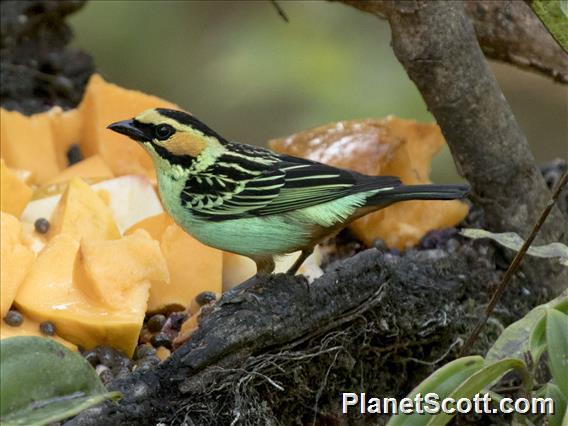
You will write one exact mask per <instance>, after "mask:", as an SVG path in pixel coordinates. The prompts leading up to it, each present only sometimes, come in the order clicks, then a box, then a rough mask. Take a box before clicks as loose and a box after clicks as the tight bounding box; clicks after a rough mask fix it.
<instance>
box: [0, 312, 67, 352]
mask: <svg viewBox="0 0 568 426" xmlns="http://www.w3.org/2000/svg"><path fill="white" fill-rule="evenodd" d="M15 336H37V337H48V338H50V339H53V340H55V341H56V342H58V343H61V344H62V345H63V346H66V347H67V348H69V349H71V350H72V351H76V350H77V345H74V344H73V343H71V342H69V341H67V340H65V339H62V338H61V337H59V336H58V335H57V334H56V335H54V336H46V335H45V334H43V333H42V332H41V331H40V330H39V322H37V321H34V320H32V319H31V318H27V317H25V316H24V321H23V322H22V323H21V324H20V325H19V326H17V327H12V326H10V325H8V324H6V322H5V321H1V322H0V340H2V339H7V338H8V337H15Z"/></svg>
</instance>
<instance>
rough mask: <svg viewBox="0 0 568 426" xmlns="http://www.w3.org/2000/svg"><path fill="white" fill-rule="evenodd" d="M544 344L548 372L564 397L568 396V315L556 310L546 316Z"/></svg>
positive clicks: (550, 310) (551, 310) (550, 311)
mask: <svg viewBox="0 0 568 426" xmlns="http://www.w3.org/2000/svg"><path fill="white" fill-rule="evenodd" d="M546 343H547V345H548V358H549V366H550V372H551V373H552V377H553V379H554V382H555V383H556V385H557V386H558V387H559V388H560V390H561V391H562V393H563V394H564V396H568V315H565V314H563V313H562V312H560V311H557V310H556V309H549V310H548V312H547V314H546Z"/></svg>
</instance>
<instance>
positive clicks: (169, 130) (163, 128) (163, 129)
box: [154, 124, 175, 141]
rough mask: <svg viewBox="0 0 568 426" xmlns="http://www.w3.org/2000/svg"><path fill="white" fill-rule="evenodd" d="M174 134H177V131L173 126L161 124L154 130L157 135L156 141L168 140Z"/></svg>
mask: <svg viewBox="0 0 568 426" xmlns="http://www.w3.org/2000/svg"><path fill="white" fill-rule="evenodd" d="M174 132H175V129H174V128H173V127H172V126H170V125H169V124H160V125H159V126H157V127H156V129H155V130H154V133H155V135H156V139H158V140H161V141H163V140H166V139H168V138H169V137H170V136H171V135H173V134H174Z"/></svg>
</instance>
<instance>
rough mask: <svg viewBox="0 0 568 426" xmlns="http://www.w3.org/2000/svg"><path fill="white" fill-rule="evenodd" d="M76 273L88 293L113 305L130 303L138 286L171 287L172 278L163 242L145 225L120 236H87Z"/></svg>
mask: <svg viewBox="0 0 568 426" xmlns="http://www.w3.org/2000/svg"><path fill="white" fill-rule="evenodd" d="M74 273H75V279H74V281H75V283H76V284H77V285H78V286H80V288H81V289H82V290H83V292H84V293H85V294H88V295H90V296H91V297H92V298H93V299H94V300H96V301H98V302H100V303H102V304H103V305H105V306H108V307H110V308H112V309H120V308H121V307H122V306H124V305H125V304H126V305H127V304H128V303H129V300H128V296H129V294H130V292H131V290H132V289H133V288H134V287H138V286H141V285H145V284H146V283H150V284H151V285H152V286H160V287H167V286H168V284H169V280H170V277H169V273H168V268H167V265H166V261H165V259H164V256H163V255H162V252H161V251H160V245H159V244H158V242H157V241H155V240H153V239H152V238H151V237H150V235H149V234H148V233H147V232H146V231H144V230H143V229H140V230H138V231H136V232H134V233H133V234H132V235H129V236H126V237H124V238H121V239H119V240H110V241H102V240H99V241H89V240H86V239H84V240H83V241H82V243H81V250H80V251H79V256H77V259H76V261H75V272H74Z"/></svg>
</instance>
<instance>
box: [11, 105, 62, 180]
mask: <svg viewBox="0 0 568 426" xmlns="http://www.w3.org/2000/svg"><path fill="white" fill-rule="evenodd" d="M0 116H1V117H0V121H1V127H2V132H1V141H0V144H1V145H2V158H4V161H6V164H7V165H8V166H10V167H13V168H17V169H25V170H29V171H31V172H32V173H33V176H35V179H36V183H42V182H45V181H46V180H47V179H49V178H51V177H52V176H55V175H56V174H57V173H58V172H59V166H58V165H57V159H56V157H55V148H54V144H53V138H52V134H51V123H50V118H49V113H42V114H35V115H32V116H29V117H27V116H25V115H23V114H21V113H19V112H17V111H6V110H5V109H1V110H0Z"/></svg>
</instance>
